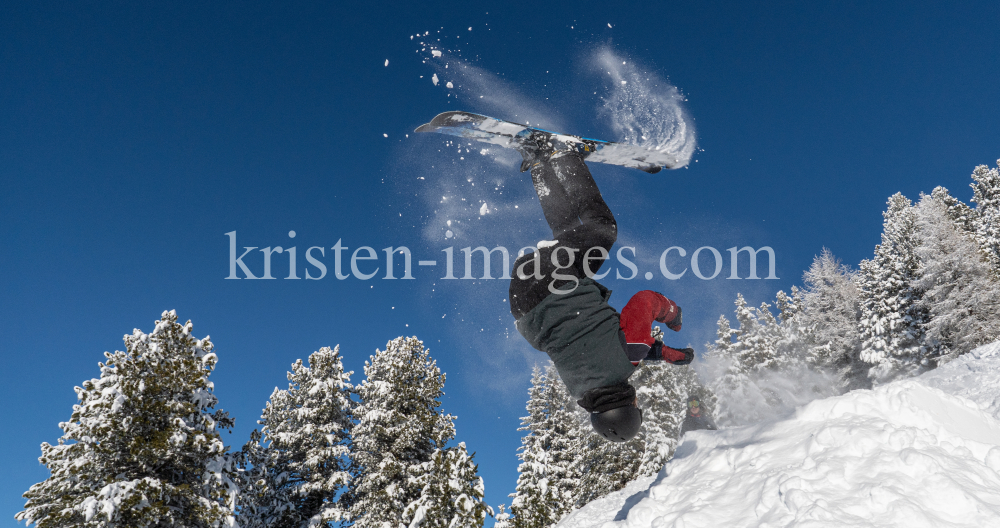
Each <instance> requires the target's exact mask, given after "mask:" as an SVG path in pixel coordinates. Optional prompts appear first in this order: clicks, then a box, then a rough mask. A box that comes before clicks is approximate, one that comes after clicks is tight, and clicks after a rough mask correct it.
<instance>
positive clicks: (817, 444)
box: [559, 342, 1000, 528]
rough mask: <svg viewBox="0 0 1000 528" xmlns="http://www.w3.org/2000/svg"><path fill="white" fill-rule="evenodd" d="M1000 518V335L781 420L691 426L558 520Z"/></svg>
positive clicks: (569, 523) (941, 523)
mask: <svg viewBox="0 0 1000 528" xmlns="http://www.w3.org/2000/svg"><path fill="white" fill-rule="evenodd" d="M723 526H724V527H738V526H769V527H775V526H809V527H813V526H817V527H818V526H871V527H882V526H886V527H888V526H907V527H919V526H933V527H946V526H1000V342H998V343H993V344H991V345H987V346H985V347H980V348H978V349H976V350H975V351H974V352H972V353H970V354H968V355H966V356H963V357H961V358H959V359H957V360H955V361H953V362H951V363H949V364H947V365H944V366H943V367H941V368H939V369H937V370H935V371H932V372H930V373H928V374H926V375H924V376H921V377H919V378H914V379H909V380H903V381H898V382H895V383H891V384H888V385H885V386H882V387H879V388H877V389H875V390H870V391H854V392H851V393H849V394H845V395H843V396H838V397H834V398H827V399H824V400H817V401H814V402H812V403H810V404H808V405H805V406H803V407H801V408H799V409H798V410H797V411H796V412H795V413H794V414H793V415H792V416H790V417H788V418H786V419H784V420H781V421H777V422H771V423H766V424H761V425H757V426H751V427H743V428H736V429H729V430H724V431H711V432H709V431H698V432H694V433H688V434H687V435H686V436H685V437H684V441H683V444H682V445H681V446H680V447H678V449H677V453H676V455H675V456H674V458H673V460H671V461H670V462H669V463H668V464H667V465H666V466H665V467H664V468H663V470H662V471H661V472H660V473H659V474H658V475H657V476H656V477H655V478H654V477H650V478H647V479H643V480H640V481H636V482H633V483H632V484H631V485H630V486H628V487H627V488H625V489H624V490H621V491H619V492H617V493H614V494H612V495H609V496H607V497H605V498H603V499H600V500H598V501H595V502H592V503H590V504H588V505H587V506H585V507H583V508H581V509H580V510H577V511H575V512H573V513H571V514H570V515H569V516H567V517H566V518H565V519H564V520H563V521H562V522H561V523H560V524H559V527H560V528H584V527H601V528H611V527H629V528H666V527H684V528H692V527H723Z"/></svg>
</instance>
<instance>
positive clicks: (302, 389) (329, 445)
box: [239, 347, 353, 528]
mask: <svg viewBox="0 0 1000 528" xmlns="http://www.w3.org/2000/svg"><path fill="white" fill-rule="evenodd" d="M351 374H352V373H351V372H344V366H343V364H342V362H341V358H340V348H339V347H337V348H336V349H334V350H331V349H330V348H329V347H323V348H321V349H319V350H318V351H316V352H313V353H312V354H311V355H310V356H309V366H308V367H307V366H305V365H303V363H302V360H301V359H300V360H298V361H296V362H295V363H294V364H293V365H292V371H291V372H289V373H288V381H289V384H288V389H287V390H281V389H277V388H275V390H274V392H273V393H272V394H271V399H270V401H269V402H268V403H267V406H266V407H265V408H264V412H263V414H262V415H261V418H260V421H259V422H258V423H259V424H260V425H261V426H262V428H261V432H262V436H263V440H265V441H266V442H267V446H266V447H263V446H260V447H259V449H255V448H254V447H251V448H249V449H248V452H254V453H255V454H257V453H259V454H258V455H257V456H254V457H253V458H254V459H255V460H254V461H253V464H254V465H255V469H258V470H259V471H257V472H256V474H257V478H256V479H255V480H254V481H253V482H249V484H251V488H252V491H251V490H247V491H246V492H245V493H244V495H245V496H246V499H247V502H248V507H247V508H246V509H247V512H246V513H244V512H242V511H241V515H240V517H239V521H240V525H241V527H242V528H253V527H254V526H257V525H259V526H267V527H275V528H279V527H288V528H299V527H302V528H306V527H310V526H325V525H326V523H328V522H332V521H341V520H344V519H346V518H347V512H346V511H345V508H344V507H343V505H341V504H340V503H339V501H338V495H339V493H340V492H341V491H342V490H343V489H344V487H345V486H347V484H348V482H349V481H350V476H349V473H348V470H349V468H350V458H349V446H348V441H349V439H350V432H351V427H352V415H351V408H352V407H353V402H352V401H351V398H350V394H351V392H352V390H353V387H352V386H351V384H350V376H351ZM258 436H260V435H258ZM251 441H252V442H254V441H256V439H252V440H251ZM261 480H263V482H261ZM262 487H263V489H262ZM260 499H264V500H260ZM250 503H252V504H250ZM251 512H252V513H251Z"/></svg>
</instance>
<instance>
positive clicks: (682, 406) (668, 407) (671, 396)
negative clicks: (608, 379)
mask: <svg viewBox="0 0 1000 528" xmlns="http://www.w3.org/2000/svg"><path fill="white" fill-rule="evenodd" d="M633 379H635V380H636V383H635V385H636V388H637V391H636V392H637V393H638V397H639V407H640V408H642V410H643V411H642V413H643V428H642V429H643V430H642V433H643V434H642V435H641V436H642V440H643V451H642V452H641V454H640V457H639V464H638V467H637V468H636V470H635V471H634V472H633V473H634V475H633V477H632V478H630V479H629V480H634V479H635V478H638V477H642V476H646V475H652V474H655V473H656V472H657V471H659V470H660V469H661V468H662V467H663V465H664V464H666V463H667V461H669V460H670V458H671V457H672V456H673V455H674V451H675V450H676V449H677V445H678V441H679V439H680V436H681V424H682V423H683V422H684V418H685V416H687V400H688V396H691V395H697V396H698V397H699V398H700V399H702V398H703V396H702V394H705V395H707V394H708V391H707V389H704V388H703V387H701V384H700V383H699V382H698V378H697V375H696V374H695V372H694V369H692V368H691V367H690V366H689V365H685V366H676V365H665V364H651V365H645V364H644V365H642V368H641V369H640V370H639V372H637V373H636V375H635V376H633ZM710 399H711V402H709V401H708V399H705V402H706V403H705V407H704V411H705V413H706V414H707V415H711V412H712V409H714V402H715V398H714V396H713V397H711V398H710ZM626 483H627V481H626ZM622 487H624V486H622ZM612 491H613V490H612Z"/></svg>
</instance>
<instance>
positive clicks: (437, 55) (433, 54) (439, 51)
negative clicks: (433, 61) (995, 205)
mask: <svg viewBox="0 0 1000 528" xmlns="http://www.w3.org/2000/svg"><path fill="white" fill-rule="evenodd" d="M431 56H433V57H440V56H441V50H431Z"/></svg>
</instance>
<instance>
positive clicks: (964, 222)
mask: <svg viewBox="0 0 1000 528" xmlns="http://www.w3.org/2000/svg"><path fill="white" fill-rule="evenodd" d="M931 197H932V198H934V199H935V200H937V201H939V202H941V204H942V205H943V206H944V208H945V212H946V214H947V215H948V218H950V219H951V221H952V222H955V225H956V226H957V227H958V229H959V231H962V232H964V233H967V234H971V235H973V236H974V235H975V232H976V221H975V220H976V210H975V209H973V208H971V207H969V206H968V204H966V203H965V202H963V201H961V200H959V199H958V198H955V197H954V196H952V195H951V193H949V192H948V189H947V188H945V187H942V186H940V185H939V186H937V187H935V188H934V190H933V191H931Z"/></svg>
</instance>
